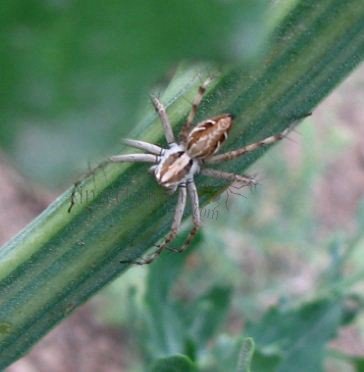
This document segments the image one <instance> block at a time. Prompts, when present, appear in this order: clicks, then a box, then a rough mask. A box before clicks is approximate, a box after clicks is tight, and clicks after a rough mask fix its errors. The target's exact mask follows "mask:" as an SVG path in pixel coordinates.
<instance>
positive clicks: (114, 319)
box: [0, 0, 364, 372]
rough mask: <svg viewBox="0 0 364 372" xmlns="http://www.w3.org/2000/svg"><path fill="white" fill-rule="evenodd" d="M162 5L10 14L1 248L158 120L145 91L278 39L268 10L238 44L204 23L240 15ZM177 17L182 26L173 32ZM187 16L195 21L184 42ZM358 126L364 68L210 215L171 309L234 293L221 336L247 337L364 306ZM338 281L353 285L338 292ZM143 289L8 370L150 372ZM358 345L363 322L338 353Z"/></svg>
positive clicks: (93, 310) (360, 354)
mask: <svg viewBox="0 0 364 372" xmlns="http://www.w3.org/2000/svg"><path fill="white" fill-rule="evenodd" d="M158 4H159V5H158ZM163 4H164V3H163V2H162V1H160V2H155V3H154V4H152V3H151V2H147V1H141V0H139V1H135V2H133V4H128V5H125V4H121V2H120V4H119V3H118V2H109V3H108V4H107V5H100V3H99V2H96V1H90V2H88V5H87V8H85V6H84V4H83V3H81V2H78V1H70V0H63V1H62V0H48V1H40V0H39V1H36V0H29V1H27V2H22V1H19V0H18V1H14V0H13V1H7V0H6V1H4V2H3V3H2V11H1V15H0V21H1V22H0V23H1V29H0V40H1V42H0V56H1V57H0V71H1V74H0V87H1V88H0V89H1V94H0V146H1V150H0V175H1V177H0V243H5V242H6V241H7V240H8V239H9V238H10V237H12V236H13V235H14V234H15V233H17V232H18V231H19V230H20V229H21V228H22V227H24V226H25V225H26V224H27V223H29V222H30V221H31V220H32V219H33V218H34V217H35V216H36V215H37V214H38V213H39V212H41V211H42V210H43V209H44V208H45V207H46V206H47V205H48V204H49V203H50V202H51V201H52V200H53V199H54V198H55V197H57V195H59V193H61V192H63V191H64V190H65V189H66V188H67V187H69V186H70V185H71V184H72V182H73V181H74V180H75V178H76V177H77V176H76V175H77V174H79V173H80V172H81V170H84V169H86V168H87V164H88V163H89V162H91V163H93V162H96V161H97V160H98V159H100V158H102V157H103V156H105V155H109V154H112V153H114V152H115V150H117V149H118V148H119V143H120V139H121V138H122V136H123V135H125V134H126V133H128V131H129V130H130V129H131V128H132V127H133V125H134V123H135V122H137V120H138V118H139V117H140V116H141V115H142V112H143V110H144V109H145V107H146V106H147V105H149V100H148V89H149V87H150V86H151V85H152V84H153V83H156V82H157V83H159V84H161V85H162V86H163V83H164V82H165V81H166V80H167V78H168V76H169V75H168V71H169V69H170V68H171V66H173V64H174V63H176V62H177V61H180V60H181V59H182V58H184V56H186V55H187V56H189V58H190V59H192V60H193V59H195V60H204V59H214V60H217V61H220V62H224V61H227V60H228V61H234V60H235V59H239V60H241V58H242V56H244V59H245V60H246V61H249V60H250V59H252V58H253V57H254V56H255V57H256V56H257V55H259V53H260V47H261V45H262V43H263V42H264V38H265V33H266V32H267V30H266V28H269V22H265V23H261V24H262V27H260V28H259V32H257V28H256V22H258V23H259V22H260V21H261V20H262V19H263V17H264V9H265V2H264V1H255V2H247V3H246V4H245V5H240V6H241V7H243V8H244V10H243V13H244V14H246V18H247V19H249V20H250V21H251V22H245V23H243V24H244V27H243V28H242V27H239V25H241V23H236V27H235V29H234V32H231V30H225V29H224V27H223V26H222V22H211V21H210V20H211V19H214V17H215V18H216V19H219V20H221V19H229V20H230V22H231V23H230V26H231V24H232V25H235V23H234V12H233V8H229V7H224V8H223V9H222V8H220V6H219V3H218V2H216V3H215V2H213V3H212V4H213V5H211V13H210V14H208V15H205V14H204V13H203V8H202V7H201V8H199V6H198V5H196V4H195V3H194V2H193V1H192V0H189V1H184V4H183V6H182V7H181V6H180V4H179V5H178V4H177V3H176V5H175V6H176V9H174V10H171V9H170V8H169V9H165V8H164V7H163ZM172 6H174V5H172ZM192 8H193V12H192V11H191V9H192ZM155 9H159V11H158V12H155ZM234 9H235V8H234ZM222 12H225V13H222ZM171 13H173V14H179V18H178V19H177V20H176V19H171V18H170V17H169V14H171ZM191 14H194V18H195V19H191V20H190V23H189V27H186V31H185V33H182V34H180V33H178V35H179V38H175V37H174V36H175V34H176V30H179V29H181V28H182V29H183V27H182V24H183V22H184V21H185V19H188V18H189V17H190V15H191ZM225 17H226V18H225ZM208 20H209V21H208ZM177 21H178V22H179V23H178V22H177ZM263 24H264V25H265V26H263ZM140 30H143V32H140ZM216 33H219V37H218V38H217V37H214V35H216ZM201 34H202V35H203V40H209V41H208V42H207V43H202V42H201V40H200V39H199V37H200V35H201ZM146 35H147V36H146ZM165 35H169V37H166V36H165ZM247 35H248V36H247ZM237 37H239V38H240V39H241V38H242V37H244V38H246V43H243V45H245V47H244V49H242V50H235V49H234V48H233V47H230V46H231V45H233V41H234V38H237ZM187 41H188V42H187ZM201 45H203V47H201ZM166 71H167V72H166ZM363 116H364V67H363V66H360V67H359V68H357V69H356V71H355V72H354V73H353V74H352V75H351V76H350V77H349V78H348V79H347V80H346V81H345V82H344V83H342V84H341V86H340V87H339V88H338V89H336V90H335V91H334V93H332V94H331V95H330V96H329V97H328V98H327V99H326V100H325V101H324V102H322V103H321V105H320V106H319V107H318V108H317V109H316V110H315V111H314V113H313V115H312V117H310V118H309V119H307V120H305V122H304V123H303V124H302V125H300V126H299V127H298V128H297V131H296V132H294V133H292V134H291V135H290V136H289V139H287V140H285V141H283V142H282V143H280V144H279V145H277V146H276V147H275V148H274V149H272V150H271V151H269V152H268V153H267V154H266V155H265V156H264V157H263V158H261V159H260V160H259V161H258V162H257V163H255V164H254V166H253V168H252V169H250V173H251V174H257V178H258V180H259V185H258V187H257V188H256V189H254V190H250V191H249V190H240V189H238V188H236V187H234V186H231V187H230V188H229V189H228V190H227V191H226V192H225V193H224V194H223V195H221V196H220V197H219V198H218V199H216V200H215V201H214V202H213V203H212V204H210V205H208V206H207V207H206V208H205V209H204V210H203V212H202V215H203V223H204V226H205V228H204V232H203V235H202V236H201V239H200V240H199V242H198V244H197V245H198V249H193V250H191V251H190V252H189V253H188V257H185V258H184V259H186V261H185V262H182V263H181V265H182V264H183V265H184V273H183V276H181V278H180V279H179V281H178V285H177V286H176V288H175V289H174V292H173V296H175V297H176V298H179V299H180V300H181V301H185V302H186V303H189V302H191V303H192V304H193V298H195V297H196V296H198V294H201V293H205V292H206V291H207V290H208V288H210V286H211V285H212V284H214V283H219V284H220V285H221V284H222V285H223V286H225V288H227V289H226V292H229V293H230V292H231V296H230V297H229V308H228V309H225V310H226V311H225V313H224V317H223V316H221V318H222V319H221V326H220V328H219V335H220V336H221V335H235V334H237V333H240V332H241V330H242V329H244V326H245V324H246V323H247V322H249V321H252V322H253V321H255V320H256V319H258V318H259V316H261V315H262V314H264V312H265V310H266V309H267V308H268V307H269V306H270V305H272V304H277V303H284V302H294V301H295V300H297V299H307V300H308V299H312V298H314V297H317V296H318V294H319V293H321V292H325V291H329V289H330V288H331V286H332V285H333V283H338V282H340V283H341V285H343V286H345V285H346V286H347V288H348V291H349V290H350V292H351V293H353V294H355V293H358V294H360V293H361V292H362V290H363V288H362V285H361V283H360V280H361V278H362V277H363V275H364V259H363V256H362V255H361V254H360V252H361V250H362V248H364V247H363V245H364V239H363V234H362V231H363V229H362V227H363V226H364V206H363V203H364V171H363V170H364V133H363V131H364V129H363V126H361V125H360V124H361V118H363ZM361 206H362V207H361ZM222 246H223V247H224V249H223V250H221V247H222ZM348 247H349V249H347V248H348ZM196 248H197V247H196ZM343 252H345V254H344V253H343ZM344 256H345V257H344ZM167 259H168V258H167ZM184 259H183V260H184ZM206 268H208V269H206ZM338 271H340V275H343V276H345V278H349V280H348V281H342V280H341V281H337V278H338V275H339V274H338ZM147 275H148V268H132V269H131V270H129V271H128V272H127V273H126V274H124V275H123V280H122V281H121V280H116V281H115V282H114V283H112V284H111V285H110V286H109V287H108V288H105V289H104V290H102V291H101V293H100V294H99V295H97V296H95V297H94V298H93V299H92V300H91V301H89V302H88V303H87V304H85V305H84V306H82V307H81V308H80V309H78V310H77V311H76V312H75V313H74V314H73V315H72V316H70V317H69V318H68V319H67V320H65V321H64V322H62V324H61V325H59V326H58V327H57V328H56V329H55V330H53V331H52V332H51V333H50V334H49V335H47V336H46V337H45V338H44V339H43V340H42V341H41V342H39V343H38V344H37V345H36V346H35V347H34V348H33V350H32V351H31V352H30V353H29V354H28V355H27V356H25V357H24V358H22V359H21V360H19V361H18V362H16V363H15V364H14V365H13V366H12V367H10V368H9V369H8V370H9V371H10V372H24V371H55V372H57V371H60V372H61V371H65V370H67V371H101V370H102V371H129V370H130V371H132V370H135V371H138V370H141V369H142V366H143V363H145V360H148V353H149V354H150V350H149V349H148V345H147V342H153V337H152V336H150V335H149V336H148V337H147V338H145V339H144V341H143V340H142V339H141V338H140V337H138V335H139V334H138V333H137V332H136V328H135V322H136V323H138V319H137V320H135V314H134V315H133V310H131V309H130V303H133V304H134V305H135V306H136V308H137V310H136V312H135V313H137V314H140V313H142V312H143V310H144V307H145V306H146V305H145V303H144V302H143V300H142V298H143V295H144V294H145V293H146V292H148V288H147V284H146V278H147ZM335 280H336V281H335ZM128 296H129V297H128ZM125 298H132V299H133V300H130V302H129V301H128V303H125ZM192 306H193V305H192ZM242 314H243V316H242ZM131 324H133V326H131ZM363 331H364V318H363V316H362V315H360V314H359V315H358V316H357V317H356V318H355V321H354V322H352V323H350V324H349V325H348V326H347V327H344V328H342V329H341V330H340V332H339V333H338V335H337V337H336V340H335V341H334V342H332V344H331V345H330V349H331V350H332V353H333V354H334V353H335V352H337V353H345V354H349V355H353V356H355V358H359V359H362V358H364V336H363V335H364V333H363ZM148 350H149V351H148ZM146 355H147V356H146ZM149 357H150V356H149ZM339 359H340V358H339ZM325 363H326V364H325V365H326V368H327V370H328V371H354V369H353V367H352V366H351V364H350V363H346V362H345V361H338V358H331V359H330V358H327V360H326V362H325Z"/></svg>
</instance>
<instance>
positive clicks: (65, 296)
mask: <svg viewBox="0 0 364 372" xmlns="http://www.w3.org/2000/svg"><path fill="white" fill-rule="evenodd" d="M70 4H73V2H71V3H70ZM277 6H279V3H278V5H277ZM82 10H83V9H82ZM81 13H82V12H80V13H79V14H81ZM35 15H36V13H35ZM363 15H364V3H363V2H362V0H348V1H345V2H343V1H338V0H304V1H303V0H302V1H297V2H296V4H295V6H293V7H292V11H291V13H290V14H289V15H288V16H287V17H285V18H283V19H282V20H281V21H280V24H279V27H277V28H275V32H274V35H273V36H272V38H271V40H270V41H269V43H267V46H266V48H267V49H266V51H265V56H264V58H262V59H261V60H260V61H259V63H254V64H253V65H249V66H247V65H239V66H238V67H236V66H234V67H233V66H230V67H229V69H227V68H225V69H223V70H224V71H223V72H222V74H221V75H220V76H219V77H218V78H216V79H215V81H214V82H213V84H211V86H210V88H209V91H208V94H207V95H206V97H205V100H204V102H203V104H202V106H201V109H200V111H199V114H198V117H197V120H201V119H203V118H206V117H210V116H212V115H215V114H217V113H221V112H231V113H233V114H234V115H235V118H236V119H235V127H234V129H233V130H232V132H231V136H230V138H229V142H228V143H227V144H226V147H225V149H226V150H228V149H233V148H238V147H241V146H244V145H246V144H247V143H251V142H254V141H256V140H258V139H262V138H264V137H266V136H268V135H271V134H275V133H278V132H280V131H281V130H282V129H283V128H285V127H287V126H288V125H290V123H291V122H292V120H294V119H296V118H299V117H301V116H302V115H304V114H307V113H308V112H310V111H312V109H313V108H314V106H316V105H317V104H318V103H319V102H320V100H322V99H323V98H324V97H325V96H326V95H327V94H328V93H329V92H330V91H331V90H332V89H333V88H334V87H335V86H336V85H337V84H338V83H339V82H340V81H341V80H342V79H344V78H345V77H346V76H347V75H348V74H349V73H350V71H352V70H353V68H354V67H355V66H356V65H357V64H358V63H359V62H361V61H362V59H363V54H364V39H363V37H362V35H363V33H364V22H363V19H364V18H363ZM85 19H87V17H86V18H85ZM41 31H42V32H43V31H44V30H41ZM71 31H72V32H73V31H74V30H73V29H71ZM236 43H237V44H239V40H238V41H237V42H236ZM0 44H1V43H0ZM47 45H52V43H48V44H47ZM99 45H100V46H101V45H102V43H100V44H99ZM70 48H71V50H73V49H72V45H71V46H70ZM76 49H77V48H76ZM86 49H87V48H86ZM81 56H87V53H86V54H85V55H83V54H82V55H81ZM81 56H80V55H78V54H77V53H76V57H77V59H80V57H81ZM55 60H56V61H57V60H58V58H55ZM104 61H107V59H105V60H104ZM110 63H113V62H112V60H110ZM45 65H46V64H45ZM45 65H44V66H45ZM96 65H97V63H96V60H95V63H94V66H96ZM100 68H102V65H100ZM78 72H79V73H80V74H81V73H82V70H81V69H79V70H78ZM213 72H216V71H215V70H213ZM210 74H211V72H210ZM81 75H82V74H81ZM85 75H86V76H85ZM85 75H83V76H84V81H87V74H85ZM207 75H209V73H208V72H207V71H206V70H205V71H202V72H201V70H200V69H191V70H187V71H185V73H182V72H181V73H180V74H179V76H178V78H177V79H176V80H175V82H174V83H173V84H172V86H171V88H170V90H169V91H168V90H167V92H166V95H165V96H162V97H161V99H162V101H163V102H164V103H165V104H166V105H167V108H168V113H169V114H170V118H171V121H172V123H173V127H174V129H175V130H178V128H180V127H181V125H182V124H183V122H184V120H185V118H186V116H187V115H188V112H189V110H190V103H189V102H188V101H189V100H191V98H192V97H193V96H194V95H195V93H196V90H197V86H198V85H199V84H200V81H201V79H204V78H206V76H207ZM215 75H217V74H215ZM108 81H110V80H108ZM103 83H105V82H103ZM105 84H106V83H105ZM33 85H34V84H33ZM106 85H107V84H106ZM116 85H118V81H116ZM92 88H95V87H94V86H91V88H90V87H89V86H87V89H84V90H85V91H90V90H92ZM170 92H174V94H173V97H172V98H173V99H171V98H170V94H171V93H170ZM113 93H115V92H113ZM124 93H125V92H124ZM134 93H135V92H130V94H131V95H134ZM101 95H102V89H101ZM166 97H169V98H170V99H166ZM90 102H91V103H92V102H93V101H92V100H91V101H90ZM90 114H91V116H93V113H90ZM99 119H100V116H99V117H96V120H99ZM98 133H99V135H100V132H99V131H98ZM134 134H135V135H137V136H136V138H139V139H143V140H146V141H151V142H154V143H159V144H163V145H164V143H165V142H164V139H163V134H162V130H161V128H160V124H159V123H158V120H157V119H156V116H155V113H153V110H152V109H151V108H150V110H149V111H148V113H147V114H146V116H145V118H144V119H143V120H142V121H141V122H140V124H139V125H138V126H137V127H136V129H135V132H134ZM113 135H114V136H115V133H113ZM78 142H80V141H78ZM76 147H77V146H76V145H74V146H71V149H72V150H73V149H74V148H76ZM64 151H65V152H69V151H67V149H64ZM263 152H264V151H263V150H261V151H257V152H256V153H254V154H250V155H249V156H246V157H243V158H241V159H238V160H236V161H232V162H230V163H229V164H228V163H226V165H225V166H224V169H226V170H230V171H235V172H238V173H243V172H244V170H245V169H246V168H247V167H248V166H249V165H251V164H252V163H253V162H254V161H255V160H256V159H257V158H258V157H259V156H260V155H262V154H263ZM27 155H28V154H27ZM43 157H44V158H46V156H44V154H43ZM40 166H41V165H40ZM196 181H197V184H198V186H202V188H204V187H205V188H206V187H207V186H208V187H209V189H210V190H211V189H212V188H215V189H216V193H219V192H222V191H223V190H224V188H225V187H226V185H225V184H224V183H223V182H219V181H214V180H211V179H206V178H204V177H202V176H201V177H198V178H197V180H196ZM86 191H88V192H89V193H88V194H87V193H86ZM80 195H83V196H84V199H83V200H81V199H80V198H79V199H78V204H77V206H76V207H75V208H74V209H73V211H72V213H70V214H69V213H67V209H68V206H69V197H70V192H69V191H67V192H66V193H65V194H63V195H61V196H60V197H59V198H58V199H57V200H56V201H55V202H54V203H53V204H52V205H51V206H50V207H49V208H48V209H47V210H46V211H45V212H44V213H42V214H41V215H40V216H39V217H38V218H37V219H35V220H34V221H33V222H32V223H31V224H30V225H29V226H27V227H26V228H25V229H24V230H23V231H22V232H21V233H20V234H19V235H18V236H17V237H15V238H14V239H12V240H11V241H10V242H9V243H8V244H6V245H5V246H4V247H2V249H1V250H0V293H1V296H0V325H1V326H0V330H2V332H1V333H0V368H5V367H6V366H8V365H9V364H10V363H11V362H13V361H14V360H16V358H18V357H19V356H20V355H22V354H24V353H25V352H26V351H27V350H28V349H29V348H30V347H31V346H32V345H33V344H34V343H35V342H36V341H37V340H39V339H40V338H41V337H42V336H43V335H44V334H45V333H47V332H48V331H49V330H50V329H51V328H52V327H53V326H54V325H55V324H57V323H58V322H59V321H60V320H61V319H63V318H64V317H66V316H67V315H68V314H69V313H70V312H72V310H73V309H75V308H76V307H77V306H79V305H80V304H81V303H83V302H84V301H86V300H87V299H88V298H90V296H91V295H93V294H94V293H95V292H96V291H97V290H99V289H100V288H101V287H103V286H104V285H105V284H107V283H109V282H110V281H111V280H112V279H114V278H115V277H116V276H117V275H119V274H120V273H122V272H123V271H124V270H126V269H127V268H128V265H121V264H120V260H133V259H135V258H137V257H139V256H140V255H141V254H142V253H144V252H145V251H146V250H147V249H148V248H149V247H152V246H153V245H154V244H155V243H156V242H157V241H158V239H160V238H161V237H163V236H164V235H165V234H166V232H167V231H168V230H169V228H170V223H171V218H172V215H173V210H174V207H175V203H176V196H175V195H174V196H172V197H171V196H169V195H167V194H166V193H165V192H164V190H162V189H161V188H160V187H159V186H158V185H157V184H156V182H155V180H154V179H153V178H152V177H151V176H150V175H149V174H148V173H147V167H146V166H145V165H143V164H121V165H115V164H114V165H110V166H108V167H106V168H105V169H103V170H101V169H99V170H98V171H97V172H96V173H95V175H94V177H91V178H90V179H88V180H87V181H86V182H85V183H84V184H83V187H82V194H80ZM80 195H79V196H80ZM210 198H211V193H209V195H208V196H206V195H205V194H204V193H203V192H201V193H200V199H201V205H202V206H204V205H206V204H207V203H208V202H209V199H210ZM188 214H190V210H188V213H187V215H188ZM164 256H165V255H162V257H161V258H160V259H164ZM135 270H136V269H135ZM334 309H335V307H334ZM333 315H334V314H333ZM328 328H329V327H328Z"/></svg>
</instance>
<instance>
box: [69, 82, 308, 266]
mask: <svg viewBox="0 0 364 372" xmlns="http://www.w3.org/2000/svg"><path fill="white" fill-rule="evenodd" d="M210 81H211V80H210V79H208V80H206V81H205V82H204V83H203V84H202V85H201V86H200V87H199V89H198V92H197V94H196V96H195V98H194V100H193V102H192V109H191V111H190V113H189V115H188V117H187V120H186V122H185V124H184V125H183V127H182V129H181V131H180V134H179V141H176V139H175V136H174V133H173V131H172V127H171V124H170V121H169V118H168V115H167V113H166V109H165V107H164V106H163V104H162V103H161V101H160V100H159V99H158V98H157V97H151V99H152V103H153V106H154V108H155V110H156V112H157V114H158V116H159V118H160V121H161V123H162V126H163V130H164V134H165V138H166V140H167V144H168V147H167V148H161V147H159V146H157V145H154V144H151V143H148V142H144V141H140V140H134V139H124V140H123V142H124V143H125V144H126V145H128V146H131V147H134V148H137V149H140V150H144V151H145V152H146V153H138V154H126V155H115V156H112V157H110V159H109V160H108V161H107V162H113V163H122V162H145V163H152V164H153V165H152V166H151V168H150V170H151V171H152V173H153V174H154V176H155V178H156V180H157V182H158V183H159V184H160V185H161V186H163V187H165V188H166V189H168V190H169V191H171V192H175V191H176V190H178V201H177V205H176V209H175V212H174V217H173V222H172V226H171V229H170V231H169V232H168V234H167V235H166V237H165V238H164V240H163V241H162V242H161V243H160V244H159V245H157V249H156V250H155V251H154V252H153V253H151V254H149V255H148V256H146V257H145V258H142V259H139V260H137V261H132V263H134V264H137V265H144V264H150V263H151V262H153V261H154V260H155V259H156V258H157V257H159V256H160V254H161V253H162V252H163V251H164V250H165V249H166V248H167V247H168V245H169V243H171V242H172V241H173V240H174V239H175V237H176V236H177V233H178V231H179V229H180V227H181V223H182V218H183V214H184V210H185V207H186V202H187V195H188V196H189V198H190V201H191V205H192V220H193V228H192V229H191V231H190V233H189V234H188V236H187V238H186V240H185V242H184V243H183V244H182V246H181V247H180V248H177V249H174V248H169V247H168V248H167V249H169V250H171V251H174V252H183V251H184V250H185V249H186V248H187V247H188V246H189V245H190V243H191V241H192V240H193V238H194V237H195V235H196V233H197V232H198V230H199V229H200V227H201V215H200V208H199V197H198V192H197V188H196V184H195V181H194V177H195V175H197V174H202V175H204V176H209V177H214V178H218V179H223V180H226V181H229V182H234V181H235V182H238V183H239V184H240V185H241V186H254V185H256V184H257V182H256V180H255V179H254V177H251V176H248V175H238V174H234V173H228V172H223V171H220V170H216V169H212V168H209V167H207V166H208V165H210V164H218V163H222V162H224V161H227V160H231V159H235V158H237V157H238V156H242V155H244V154H246V153H249V152H252V151H254V150H256V149H258V148H259V147H263V146H266V145H271V144H273V143H275V142H277V141H280V140H281V139H283V138H284V137H285V136H286V135H287V134H288V132H289V131H290V130H291V129H292V126H290V127H288V128H287V129H286V130H284V131H283V132H282V133H280V134H277V135H273V136H270V137H267V138H265V139H263V140H261V141H258V142H256V143H253V144H250V145H248V146H245V147H242V148H240V149H237V150H234V151H230V152H226V153H223V154H220V155H216V153H217V152H218V150H219V148H220V146H221V145H222V143H223V142H224V141H225V140H226V139H227V137H228V133H229V131H230V129H231V127H232V124H233V119H234V116H233V115H232V114H231V113H224V114H220V115H217V116H214V117H211V118H209V119H206V120H203V121H201V122H200V123H198V124H196V125H195V126H194V127H193V128H191V127H192V123H193V120H194V118H195V115H196V113H197V110H198V107H199V105H200V103H201V101H202V98H203V96H204V94H205V92H206V89H207V86H208V84H209V83H210ZM305 116H307V115H305ZM73 204H74V200H73V197H72V196H71V205H70V208H69V211H70V210H71V208H72V206H73ZM121 263H131V262H130V261H121Z"/></svg>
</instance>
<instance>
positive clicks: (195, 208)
mask: <svg viewBox="0 0 364 372" xmlns="http://www.w3.org/2000/svg"><path fill="white" fill-rule="evenodd" d="M187 190H188V196H189V197H190V199H191V204H192V220H193V228H192V230H191V231H190V233H189V234H188V236H187V238H186V240H185V241H184V243H183V244H182V246H181V247H180V248H177V249H174V248H171V249H170V250H171V251H173V252H177V253H181V252H183V251H185V250H186V249H187V248H188V247H189V245H190V244H191V242H192V240H193V238H194V237H195V236H196V234H197V232H198V230H199V229H200V227H201V213H200V206H199V199H198V193H197V188H196V184H195V182H194V181H191V182H189V183H188V184H187Z"/></svg>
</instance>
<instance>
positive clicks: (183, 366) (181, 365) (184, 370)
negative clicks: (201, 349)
mask: <svg viewBox="0 0 364 372" xmlns="http://www.w3.org/2000/svg"><path fill="white" fill-rule="evenodd" d="M150 371H151V372H197V371H198V369H197V366H196V365H195V364H194V363H193V362H192V361H191V360H190V359H189V358H187V357H186V356H185V355H175V356H171V357H168V358H161V359H159V360H157V361H156V362H155V363H153V366H152V368H151V369H150Z"/></svg>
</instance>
